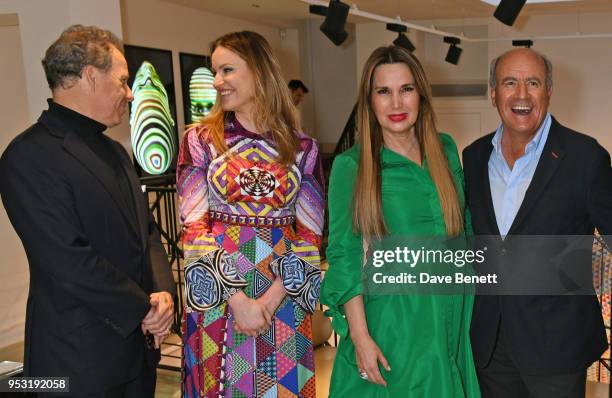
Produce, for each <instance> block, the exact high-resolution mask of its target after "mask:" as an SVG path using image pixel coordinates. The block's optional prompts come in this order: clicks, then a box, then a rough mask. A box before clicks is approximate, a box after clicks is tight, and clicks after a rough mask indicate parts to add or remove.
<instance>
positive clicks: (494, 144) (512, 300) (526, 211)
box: [463, 48, 612, 398]
mask: <svg viewBox="0 0 612 398" xmlns="http://www.w3.org/2000/svg"><path fill="white" fill-rule="evenodd" d="M490 88H491V99H492V103H493V105H494V106H495V107H496V108H497V110H498V113H499V115H500V118H501V125H500V127H499V128H498V129H497V131H495V132H493V133H491V134H488V135H486V136H484V137H482V138H480V139H478V140H476V141H475V142H474V143H472V144H471V145H470V146H468V147H467V148H466V149H465V150H464V151H463V162H464V170H465V180H466V191H467V195H466V196H467V200H468V203H469V207H470V211H471V216H472V225H473V228H474V233H475V234H476V235H489V236H497V237H498V238H497V240H498V242H499V244H498V245H497V248H496V249H495V250H493V252H491V251H490V252H489V253H488V254H487V256H489V257H497V258H499V259H501V258H503V257H504V256H511V255H512V254H513V253H514V254H521V252H523V253H522V254H523V255H524V254H525V253H524V251H525V249H524V247H523V248H521V247H520V245H518V244H517V243H516V242H519V241H520V239H519V238H520V237H518V238H517V236H518V235H549V236H550V235H581V236H589V237H591V236H592V235H593V233H594V230H595V228H597V229H598V230H599V232H600V233H601V234H602V235H607V234H610V232H611V231H612V169H611V168H610V155H609V154H608V152H607V151H606V150H605V149H604V148H603V147H602V146H601V145H599V144H598V143H597V141H596V140H594V139H593V138H591V137H588V136H586V135H583V134H580V133H577V132H575V131H572V130H570V129H568V128H567V127H564V126H562V125H561V124H560V123H559V122H557V120H556V119H555V118H554V117H552V115H551V114H550V113H548V105H549V101H550V97H551V94H552V65H551V63H550V62H549V61H548V60H547V59H546V58H545V57H544V56H542V55H541V54H539V53H537V52H535V51H533V50H530V49H524V48H522V49H514V50H511V51H508V52H506V53H504V54H502V55H501V56H500V57H498V58H496V59H495V60H493V61H492V63H491V78H490ZM606 240H607V242H608V245H610V239H609V237H607V236H606ZM587 242H590V243H592V238H589V239H587ZM583 249H586V250H583V254H584V255H581V256H578V257H576V258H575V259H574V260H573V262H571V264H569V265H570V267H571V268H572V269H577V268H580V269H582V270H583V271H584V270H587V271H588V270H590V266H591V265H590V262H591V256H590V250H589V249H590V246H587V247H586V248H583ZM551 254H552V255H554V253H551ZM501 261H502V260H500V263H501ZM510 263H511V262H510ZM508 267H509V268H510V269H512V264H510V265H508ZM529 272H531V275H533V276H537V273H538V272H544V268H542V269H539V268H538V267H532V268H531V269H529ZM525 282H526V283H529V281H525ZM510 293H511V294H508V295H478V296H477V298H476V302H475V304H474V313H473V317H472V326H471V336H472V347H473V352H474V359H475V361H476V365H477V371H478V378H479V383H480V387H481V391H482V396H483V397H484V398H488V397H494V398H506V397H508V398H510V397H513V398H514V397H539V398H546V397H551V398H552V397H555V398H560V397H576V398H578V397H581V398H583V397H584V394H585V380H586V369H587V368H588V366H589V365H590V364H591V363H593V362H594V361H595V360H597V359H598V358H599V357H600V355H601V354H602V353H603V352H604V350H605V349H606V347H607V341H606V335H605V330H604V325H603V320H602V316H601V309H600V307H599V304H598V301H597V298H596V296H594V295H564V296H560V295H550V294H549V295H543V294H542V295H538V293H537V292H532V293H533V294H532V295H519V294H516V292H515V293H514V294H512V292H510Z"/></svg>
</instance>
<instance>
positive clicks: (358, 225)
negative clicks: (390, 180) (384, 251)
mask: <svg viewBox="0 0 612 398" xmlns="http://www.w3.org/2000/svg"><path fill="white" fill-rule="evenodd" d="M394 63H403V64H405V65H406V66H407V67H408V68H409V69H410V72H411V73H412V76H413V77H414V84H415V86H416V89H417V92H418V93H419V97H420V101H419V114H418V116H417V120H416V122H415V132H416V136H417V140H418V143H419V148H420V149H421V154H422V157H423V159H425V158H426V159H427V165H428V168H429V173H430V175H431V178H432V180H433V182H434V184H435V186H436V189H437V191H438V197H439V199H440V205H441V208H442V213H443V216H444V222H445V225H446V233H447V234H448V235H450V236H456V235H458V234H460V233H461V232H462V231H463V212H462V209H461V206H460V204H459V195H458V193H457V187H456V185H455V183H454V180H453V176H452V173H451V171H450V169H449V167H448V159H447V158H446V154H445V153H444V148H443V145H442V142H441V141H440V136H439V134H438V130H437V128H436V118H435V114H434V110H433V107H432V104H431V88H430V86H429V82H428V81H427V77H426V76H425V71H424V70H423V67H422V66H421V63H420V62H419V60H418V59H417V58H416V57H415V56H413V55H412V54H411V53H410V52H409V51H407V50H406V49H404V48H402V47H398V46H389V47H379V48H377V49H376V50H374V52H373V53H372V55H370V57H369V58H368V60H367V61H366V64H365V66H364V68H363V74H362V76H361V83H360V87H359V98H358V102H357V123H356V130H357V136H358V140H359V142H360V144H361V145H360V155H359V166H358V172H357V181H356V184H355V191H354V194H353V227H354V229H355V231H357V230H359V231H360V232H361V233H362V234H363V236H364V237H365V238H366V239H369V238H370V237H372V236H373V237H376V238H377V239H380V238H381V237H382V236H383V235H385V234H386V233H387V232H388V229H387V225H386V223H385V218H384V215H383V211H382V193H381V179H382V172H381V159H380V150H381V148H382V146H383V144H384V141H383V136H382V130H381V127H380V124H379V122H378V120H377V119H376V115H375V114H374V109H373V107H372V86H373V80H374V71H375V70H376V68H377V67H378V66H379V65H384V64H394Z"/></svg>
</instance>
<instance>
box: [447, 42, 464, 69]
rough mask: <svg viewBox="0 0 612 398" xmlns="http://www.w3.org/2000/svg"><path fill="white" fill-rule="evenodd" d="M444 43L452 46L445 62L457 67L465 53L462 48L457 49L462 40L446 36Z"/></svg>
mask: <svg viewBox="0 0 612 398" xmlns="http://www.w3.org/2000/svg"><path fill="white" fill-rule="evenodd" d="M444 43H448V44H450V47H449V48H448V52H447V53H446V58H445V59H444V60H445V61H446V62H448V63H449V64H453V65H457V64H458V63H459V57H460V56H461V52H462V51H463V49H461V47H457V45H458V44H459V43H461V40H459V39H458V38H456V37H452V36H444Z"/></svg>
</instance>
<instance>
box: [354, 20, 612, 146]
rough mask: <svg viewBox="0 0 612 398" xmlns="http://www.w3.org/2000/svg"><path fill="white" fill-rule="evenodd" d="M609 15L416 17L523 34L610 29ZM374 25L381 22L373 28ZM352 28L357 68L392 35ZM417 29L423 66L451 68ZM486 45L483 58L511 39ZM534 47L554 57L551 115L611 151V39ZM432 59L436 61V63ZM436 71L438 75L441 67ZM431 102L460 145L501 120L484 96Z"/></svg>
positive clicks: (509, 34)
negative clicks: (507, 20)
mask: <svg viewBox="0 0 612 398" xmlns="http://www.w3.org/2000/svg"><path fill="white" fill-rule="evenodd" d="M611 19H612V14H611V13H608V14H581V15H539V16H530V17H522V18H519V20H518V21H517V23H516V24H515V28H510V27H506V26H505V25H502V24H501V23H499V22H497V21H496V20H494V19H493V18H479V19H462V20H460V21H458V20H436V21H416V22H417V23H419V24H421V25H424V26H429V25H430V24H431V23H434V24H435V25H436V26H437V27H438V28H440V29H444V28H445V27H457V26H461V25H462V24H465V25H472V26H474V25H478V26H483V25H484V26H487V27H488V31H489V37H496V38H517V37H519V38H522V37H526V36H528V35H561V34H575V33H576V32H581V33H584V34H587V33H610V32H612V29H610V24H609V21H610V20H611ZM362 25H363V26H362ZM375 25H378V26H379V27H378V28H376V27H375ZM356 31H357V54H358V63H359V65H358V66H357V67H358V69H359V70H360V68H361V67H362V65H363V62H365V59H366V58H367V56H368V55H369V53H370V52H371V51H372V50H373V49H374V48H375V47H376V46H377V45H380V44H379V43H382V44H386V43H389V42H390V41H391V40H392V38H393V36H392V35H391V34H390V33H389V32H386V31H384V25H383V24H371V23H367V24H359V25H358V26H357V30H356ZM419 35H420V34H417V35H416V36H417V39H416V40H417V41H416V42H415V45H416V46H417V56H419V57H420V58H421V60H422V61H423V64H425V65H428V66H427V67H426V68H429V69H431V68H433V67H437V68H438V69H437V70H436V71H432V73H434V72H439V71H440V70H449V68H450V71H451V72H449V73H454V72H452V71H453V69H452V68H453V67H452V66H450V65H443V64H444V59H443V57H442V56H440V57H439V58H438V60H437V61H436V60H432V59H431V56H430V58H429V59H428V58H427V55H428V54H427V51H424V50H425V49H424V48H422V46H424V45H426V42H427V40H420V39H419ZM466 35H468V32H466ZM468 36H469V35H468ZM411 39H412V38H411ZM427 39H429V37H428V38H427ZM440 40H441V39H440ZM463 47H467V45H464V46H463ZM487 47H488V54H487V57H486V59H487V63H488V61H489V60H490V59H491V58H493V57H494V56H497V55H499V54H501V53H502V52H504V51H506V50H508V49H510V48H512V46H511V43H510V41H495V42H490V43H489V44H488V46H487ZM534 49H536V50H538V51H540V52H542V53H544V54H545V55H547V56H548V57H549V58H550V60H551V62H552V63H553V70H554V92H553V96H552V100H551V105H550V111H551V112H552V113H553V115H554V116H555V117H556V118H557V119H558V120H559V121H560V122H561V123H563V124H565V125H567V126H568V127H571V128H573V129H574V130H578V131H581V132H583V133H586V134H588V135H591V136H593V137H595V138H596V139H597V140H598V141H599V142H600V143H601V144H602V145H603V146H604V147H606V148H607V149H608V151H609V152H612V135H611V134H609V128H610V126H611V125H612V112H610V111H609V98H610V93H612V51H611V49H612V39H565V40H539V41H538V40H536V43H535V46H534ZM466 51H467V49H466V50H464V54H463V55H462V57H463V56H465V55H466ZM435 62H438V63H439V65H435ZM460 65H461V61H460ZM487 68H488V67H487ZM487 68H483V67H482V66H479V67H478V69H479V70H480V71H481V72H480V73H481V74H484V75H485V76H483V77H482V78H484V79H486V78H487V76H486V74H485V73H484V72H482V71H484V70H486V69H487ZM459 69H460V68H457V70H459ZM426 71H427V70H426ZM434 75H436V78H440V76H438V75H439V73H434ZM466 76H467V77H466ZM466 76H463V78H464V79H463V80H474V79H477V78H478V76H468V75H466ZM455 78H456V76H455V75H449V76H448V80H449V81H452V80H453V79H455ZM459 80H461V79H459ZM434 104H435V109H436V113H437V116H438V127H439V129H440V130H443V131H448V132H450V133H451V134H453V136H454V137H455V139H456V141H457V144H458V145H459V149H460V150H461V149H462V148H463V147H464V146H466V145H467V144H469V143H471V142H472V141H473V140H474V139H476V138H478V137H480V136H482V135H484V134H487V133H489V132H491V131H493V130H494V129H495V128H497V125H498V123H499V116H498V115H497V111H496V110H495V108H493V107H492V106H491V102H490V100H489V99H488V98H486V99H485V98H461V99H441V98H437V99H435V100H434Z"/></svg>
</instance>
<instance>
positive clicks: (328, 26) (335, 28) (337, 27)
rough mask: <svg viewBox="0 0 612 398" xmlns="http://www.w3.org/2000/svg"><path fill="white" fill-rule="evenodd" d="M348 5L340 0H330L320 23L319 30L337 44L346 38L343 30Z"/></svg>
mask: <svg viewBox="0 0 612 398" xmlns="http://www.w3.org/2000/svg"><path fill="white" fill-rule="evenodd" d="M348 13H349V6H348V5H346V4H344V3H343V2H341V1H340V0H330V2H329V7H328V10H327V16H326V17H325V21H323V24H321V28H320V29H321V32H323V34H324V35H325V36H327V38H328V39H329V40H331V41H332V43H334V44H335V45H337V46H339V45H340V44H342V43H343V42H344V40H346V38H347V37H348V33H347V32H346V30H344V24H346V18H347V17H348Z"/></svg>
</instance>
